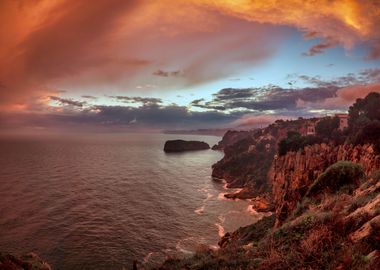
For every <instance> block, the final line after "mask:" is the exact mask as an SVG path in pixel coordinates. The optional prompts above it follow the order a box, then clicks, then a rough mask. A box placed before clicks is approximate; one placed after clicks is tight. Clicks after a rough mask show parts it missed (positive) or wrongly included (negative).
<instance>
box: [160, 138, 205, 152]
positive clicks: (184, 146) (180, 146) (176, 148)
mask: <svg viewBox="0 0 380 270" xmlns="http://www.w3.org/2000/svg"><path fill="white" fill-rule="evenodd" d="M207 149H210V146H209V145H208V144H207V143H205V142H200V141H184V140H171V141H166V143H165V146H164V151H165V152H167V153H173V152H184V151H195V150H207Z"/></svg>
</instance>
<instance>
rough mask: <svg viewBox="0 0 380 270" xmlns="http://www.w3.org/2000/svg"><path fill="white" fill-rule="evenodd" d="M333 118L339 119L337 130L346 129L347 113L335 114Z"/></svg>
mask: <svg viewBox="0 0 380 270" xmlns="http://www.w3.org/2000/svg"><path fill="white" fill-rule="evenodd" d="M335 117H338V118H339V130H344V129H345V128H348V114H347V113H338V114H335Z"/></svg>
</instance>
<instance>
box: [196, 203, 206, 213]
mask: <svg viewBox="0 0 380 270" xmlns="http://www.w3.org/2000/svg"><path fill="white" fill-rule="evenodd" d="M204 211H205V205H202V206H201V207H199V208H197V209H195V210H194V213H197V214H198V215H200V214H202V213H203V212H204Z"/></svg>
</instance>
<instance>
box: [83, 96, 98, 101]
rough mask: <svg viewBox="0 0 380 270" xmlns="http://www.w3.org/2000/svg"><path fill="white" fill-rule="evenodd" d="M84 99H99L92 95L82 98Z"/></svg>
mask: <svg viewBox="0 0 380 270" xmlns="http://www.w3.org/2000/svg"><path fill="white" fill-rule="evenodd" d="M82 98H86V99H93V100H95V99H98V98H97V97H94V96H90V95H84V96H82Z"/></svg>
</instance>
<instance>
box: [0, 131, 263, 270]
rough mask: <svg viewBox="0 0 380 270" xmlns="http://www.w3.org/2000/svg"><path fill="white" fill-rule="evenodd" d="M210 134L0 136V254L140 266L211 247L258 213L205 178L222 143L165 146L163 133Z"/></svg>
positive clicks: (60, 263) (94, 265) (61, 265)
mask: <svg viewBox="0 0 380 270" xmlns="http://www.w3.org/2000/svg"><path fill="white" fill-rule="evenodd" d="M171 139H184V140H200V141H205V142H207V143H209V144H210V145H211V146H212V145H213V144H215V143H217V142H218V141H219V140H220V139H221V138H220V137H216V136H204V135H202V136H197V135H178V134H176V135H170V134H157V133H152V134H137V133H127V134H79V135H64V136H63V135H62V136H33V137H28V136H19V137H3V138H1V139H0V252H3V253H12V254H16V255H19V254H25V253H28V252H35V253H37V254H38V255H39V256H40V257H42V258H43V259H44V260H46V261H47V262H48V263H49V264H50V265H51V266H52V267H53V269H62V270H66V269H67V270H75V269H81V270H83V269H131V267H132V263H133V261H134V260H136V261H137V262H138V264H139V265H140V266H142V267H144V268H147V269H149V268H152V267H156V266H157V265H159V264H160V263H162V262H163V260H165V259H166V258H170V257H181V256H182V257H183V256H190V255H191V254H193V253H194V252H195V251H196V250H197V249H200V248H202V247H205V246H207V247H210V248H218V245H217V243H218V241H219V239H220V237H221V236H223V235H224V233H225V232H228V231H233V230H236V229H238V228H239V227H240V226H245V225H248V224H251V223H253V222H255V221H257V220H258V219H259V218H260V216H259V214H257V213H255V212H252V211H249V203H248V202H247V201H244V200H227V199H225V198H224V196H223V195H224V194H225V193H227V192H236V191H237V190H231V189H227V188H226V185H225V183H224V182H223V181H215V180H213V179H212V178H211V171H212V169H211V166H212V164H214V163H215V162H217V161H218V160H220V159H221V158H222V157H223V153H222V152H220V151H213V150H204V151H192V152H184V153H170V154H168V153H165V152H164V151H163V146H164V143H165V141H166V140H171Z"/></svg>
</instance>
